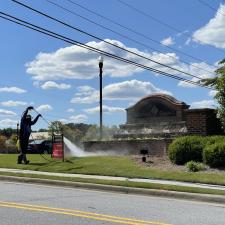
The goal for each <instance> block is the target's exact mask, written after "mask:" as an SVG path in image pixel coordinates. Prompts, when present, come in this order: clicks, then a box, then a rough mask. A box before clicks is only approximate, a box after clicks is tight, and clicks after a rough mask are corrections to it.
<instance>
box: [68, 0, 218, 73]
mask: <svg viewBox="0 0 225 225" xmlns="http://www.w3.org/2000/svg"><path fill="white" fill-rule="evenodd" d="M66 1H68V2H70V3H72V4H73V5H76V6H78V7H80V8H82V9H84V10H86V11H88V12H90V13H92V14H94V15H96V16H98V17H100V18H102V19H104V20H106V21H109V22H111V23H112V24H115V25H117V26H119V27H121V28H123V29H125V30H128V31H130V32H132V33H134V34H136V35H138V36H140V37H143V38H145V39H147V40H150V41H152V42H154V43H157V44H159V45H163V46H165V47H166V48H168V49H170V50H173V51H175V52H179V53H181V54H183V55H185V56H187V57H189V58H192V59H194V60H197V61H199V62H202V61H203V62H204V60H203V59H200V58H197V57H195V56H192V55H190V54H188V53H185V52H183V51H181V50H179V49H175V48H173V47H171V46H167V45H165V44H162V43H160V42H159V41H157V40H155V39H153V38H151V37H149V36H147V35H145V34H143V33H140V32H138V31H136V30H134V29H132V28H129V27H127V26H124V25H122V24H121V23H118V22H116V21H114V20H112V19H110V18H108V17H106V16H103V15H101V14H99V13H97V12H95V11H93V10H90V9H88V8H87V7H84V6H83V5H80V4H78V3H76V2H75V1H73V0H66ZM208 64H209V63H208ZM209 65H211V66H213V67H215V68H216V69H218V68H217V67H216V66H215V65H213V64H209Z"/></svg>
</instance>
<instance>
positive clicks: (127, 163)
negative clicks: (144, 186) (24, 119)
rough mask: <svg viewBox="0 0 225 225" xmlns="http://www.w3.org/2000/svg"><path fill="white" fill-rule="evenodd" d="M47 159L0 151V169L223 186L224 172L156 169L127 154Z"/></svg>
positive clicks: (224, 180) (224, 183)
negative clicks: (21, 161) (19, 157)
mask: <svg viewBox="0 0 225 225" xmlns="http://www.w3.org/2000/svg"><path fill="white" fill-rule="evenodd" d="M44 157H48V160H50V162H49V161H46V160H45V159H43V158H42V157H41V156H40V155H34V154H33V155H28V159H29V160H30V161H31V163H30V164H29V165H24V164H21V165H18V164H17V163H16V162H17V155H16V154H1V155H0V167H1V168H16V169H27V170H37V171H49V172H60V173H81V174H95V175H108V176H124V177H129V178H134V177H135V178H158V179H167V180H177V181H190V182H199V183H208V184H221V185H225V172H224V173H216V172H215V173H213V172H210V173H209V172H208V173H207V172H196V173H192V172H184V171H175V170H171V171H168V170H159V169H152V168H147V167H142V166H140V165H137V164H136V163H135V162H134V161H133V160H132V159H131V157H129V156H114V157H112V156H101V157H100V156H98V157H83V158H77V157H73V158H69V159H67V160H66V161H65V162H62V161H61V160H58V159H51V158H50V157H49V156H47V155H44Z"/></svg>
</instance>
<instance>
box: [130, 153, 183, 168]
mask: <svg viewBox="0 0 225 225" xmlns="http://www.w3.org/2000/svg"><path fill="white" fill-rule="evenodd" d="M132 160H133V161H134V162H135V163H137V164H138V165H139V166H141V167H149V168H153V169H154V168H155V169H160V170H177V171H187V168H186V166H185V165H184V166H178V165H175V164H173V163H171V162H170V160H169V159H168V158H167V157H157V156H146V162H143V161H142V156H140V155H135V156H132Z"/></svg>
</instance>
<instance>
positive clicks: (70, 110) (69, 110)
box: [67, 108, 75, 113]
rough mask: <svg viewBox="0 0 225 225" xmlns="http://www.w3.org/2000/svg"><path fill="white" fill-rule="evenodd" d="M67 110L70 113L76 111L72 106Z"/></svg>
mask: <svg viewBox="0 0 225 225" xmlns="http://www.w3.org/2000/svg"><path fill="white" fill-rule="evenodd" d="M67 112H68V113H73V112H75V110H74V109H72V108H70V109H67Z"/></svg>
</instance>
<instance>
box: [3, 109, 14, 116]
mask: <svg viewBox="0 0 225 225" xmlns="http://www.w3.org/2000/svg"><path fill="white" fill-rule="evenodd" d="M0 116H16V113H15V112H13V111H9V110H5V109H0Z"/></svg>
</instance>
